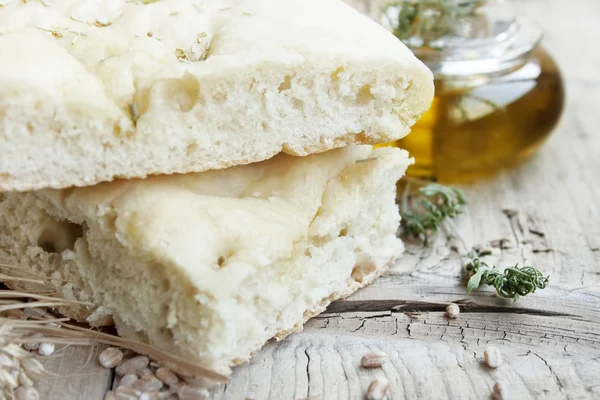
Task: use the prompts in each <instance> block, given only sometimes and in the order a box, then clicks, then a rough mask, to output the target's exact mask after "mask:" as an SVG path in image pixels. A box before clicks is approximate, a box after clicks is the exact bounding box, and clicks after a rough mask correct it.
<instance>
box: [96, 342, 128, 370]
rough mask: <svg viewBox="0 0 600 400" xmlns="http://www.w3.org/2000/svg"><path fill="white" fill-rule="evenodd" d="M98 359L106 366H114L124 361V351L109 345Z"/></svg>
mask: <svg viewBox="0 0 600 400" xmlns="http://www.w3.org/2000/svg"><path fill="white" fill-rule="evenodd" d="M98 361H100V365H102V366H103V367H104V368H114V367H116V366H117V365H119V364H121V361H123V352H122V351H121V350H120V349H118V348H116V347H109V348H108V349H105V350H104V351H103V352H102V353H100V357H98Z"/></svg>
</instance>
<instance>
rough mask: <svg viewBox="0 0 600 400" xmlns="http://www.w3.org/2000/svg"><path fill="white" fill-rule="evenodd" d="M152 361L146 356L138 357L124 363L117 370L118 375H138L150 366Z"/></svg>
mask: <svg viewBox="0 0 600 400" xmlns="http://www.w3.org/2000/svg"><path fill="white" fill-rule="evenodd" d="M149 362H150V360H149V359H148V357H146V356H137V357H133V358H130V359H129V360H127V361H123V362H122V363H121V365H119V366H118V367H117V369H116V370H115V371H116V373H117V375H121V376H123V375H129V374H137V373H138V372H140V371H142V370H143V369H144V368H146V367H147V366H148V363H149Z"/></svg>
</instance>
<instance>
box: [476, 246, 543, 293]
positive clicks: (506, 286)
mask: <svg viewBox="0 0 600 400" xmlns="http://www.w3.org/2000/svg"><path fill="white" fill-rule="evenodd" d="M469 256H470V257H471V261H470V262H469V263H468V264H467V265H466V266H465V269H466V271H467V272H468V273H471V274H473V275H472V276H471V278H470V279H469V281H468V282H467V294H470V293H471V291H472V290H473V289H475V288H477V287H479V285H481V283H483V284H485V285H490V286H493V287H494V288H495V289H496V292H498V295H500V296H501V297H504V298H507V299H513V300H515V301H516V300H517V299H518V298H519V296H526V295H528V294H530V293H534V292H535V290H536V289H544V288H545V287H546V286H548V281H549V279H550V276H544V275H543V274H542V273H541V272H540V271H538V270H537V269H535V268H534V267H521V268H519V264H516V265H515V266H514V267H511V268H506V269H505V270H504V273H501V272H500V271H498V270H497V269H496V267H495V266H494V267H490V266H489V265H488V264H486V263H485V262H483V261H481V260H480V259H479V258H477V256H475V254H474V253H470V254H469Z"/></svg>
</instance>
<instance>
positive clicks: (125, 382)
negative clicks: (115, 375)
mask: <svg viewBox="0 0 600 400" xmlns="http://www.w3.org/2000/svg"><path fill="white" fill-rule="evenodd" d="M137 380H138V377H137V375H134V374H129V375H125V376H124V377H122V378H121V381H120V382H119V387H121V386H132V385H133V384H134V383H135V381H137Z"/></svg>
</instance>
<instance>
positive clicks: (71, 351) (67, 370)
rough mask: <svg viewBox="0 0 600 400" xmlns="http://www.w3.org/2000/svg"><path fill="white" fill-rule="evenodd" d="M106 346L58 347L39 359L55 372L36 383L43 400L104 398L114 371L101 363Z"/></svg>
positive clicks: (99, 399)
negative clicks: (49, 354)
mask: <svg viewBox="0 0 600 400" xmlns="http://www.w3.org/2000/svg"><path fill="white" fill-rule="evenodd" d="M104 348H105V347H104V346H66V347H63V348H60V347H57V350H56V352H54V353H53V354H52V355H51V356H48V357H40V358H39V360H40V361H41V362H42V364H43V365H44V367H45V369H46V370H47V371H48V372H49V373H50V374H52V375H50V376H48V377H46V378H44V379H42V380H40V381H38V382H36V385H35V386H36V387H37V389H38V391H39V393H40V399H43V400H65V399H69V400H71V399H73V400H75V399H81V400H96V399H97V400H101V399H103V398H104V394H105V393H106V392H107V391H108V390H109V389H110V386H111V384H112V376H113V371H112V370H110V369H106V368H103V367H102V366H100V364H99V363H98V355H99V354H100V352H101V351H102V350H103V349H104Z"/></svg>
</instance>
